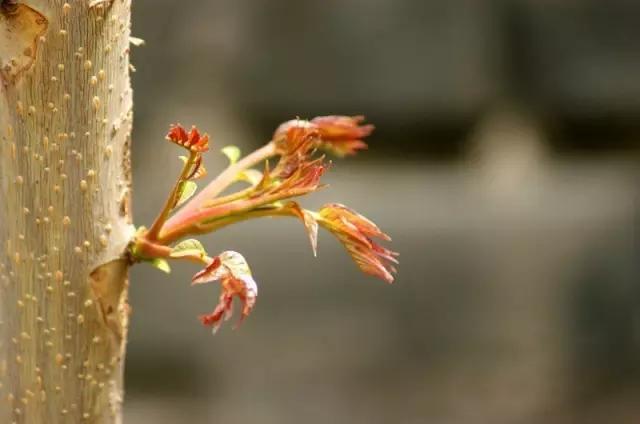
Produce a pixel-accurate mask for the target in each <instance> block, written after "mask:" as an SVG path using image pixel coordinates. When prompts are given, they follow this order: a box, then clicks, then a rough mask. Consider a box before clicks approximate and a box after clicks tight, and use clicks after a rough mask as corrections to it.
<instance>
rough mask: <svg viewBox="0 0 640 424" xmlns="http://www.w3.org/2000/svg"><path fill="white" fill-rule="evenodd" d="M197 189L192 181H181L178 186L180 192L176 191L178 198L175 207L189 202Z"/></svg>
mask: <svg viewBox="0 0 640 424" xmlns="http://www.w3.org/2000/svg"><path fill="white" fill-rule="evenodd" d="M197 189H198V185H197V184H196V183H194V182H193V181H183V182H182V183H181V184H180V190H179V191H178V193H179V197H178V201H177V202H176V206H175V207H178V206H180V205H181V204H183V203H184V202H186V201H187V200H189V199H190V198H191V196H193V194H194V193H195V192H196V190H197Z"/></svg>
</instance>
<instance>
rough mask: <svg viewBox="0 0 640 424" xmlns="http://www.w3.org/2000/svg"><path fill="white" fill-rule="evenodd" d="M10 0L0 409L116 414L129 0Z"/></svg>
mask: <svg viewBox="0 0 640 424" xmlns="http://www.w3.org/2000/svg"><path fill="white" fill-rule="evenodd" d="M13 3H14V2H9V1H4V8H3V9H2V12H1V14H0V83H1V87H0V241H1V242H2V246H1V249H2V250H1V256H0V313H1V321H0V332H1V338H0V342H1V352H0V354H1V355H0V383H1V385H2V386H1V388H0V422H1V423H13V422H15V423H47V424H49V423H83V422H86V423H118V422H120V421H121V418H120V403H121V399H122V370H123V368H122V367H123V360H124V347H125V341H126V329H127V316H128V311H127V304H126V297H127V280H126V279H127V269H128V263H127V261H126V258H125V257H124V251H125V249H126V245H127V242H128V240H129V239H130V238H131V236H132V226H131V222H130V212H129V193H130V168H129V144H130V130H131V118H132V112H131V106H132V101H131V89H130V83H129V33H130V0H113V1H104V0H103V1H100V0H67V2H65V1H59V0H20V1H19V2H18V3H16V4H13Z"/></svg>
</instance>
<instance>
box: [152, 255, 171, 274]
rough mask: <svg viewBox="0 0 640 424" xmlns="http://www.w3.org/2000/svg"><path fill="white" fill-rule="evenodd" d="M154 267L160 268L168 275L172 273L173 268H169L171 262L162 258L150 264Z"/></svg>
mask: <svg viewBox="0 0 640 424" xmlns="http://www.w3.org/2000/svg"><path fill="white" fill-rule="evenodd" d="M149 263H150V264H151V265H153V267H154V268H158V269H159V270H160V271H162V272H166V273H167V274H170V273H171V267H170V266H169V262H167V261H166V260H164V259H162V258H155V259H153V260H151V261H150V262H149Z"/></svg>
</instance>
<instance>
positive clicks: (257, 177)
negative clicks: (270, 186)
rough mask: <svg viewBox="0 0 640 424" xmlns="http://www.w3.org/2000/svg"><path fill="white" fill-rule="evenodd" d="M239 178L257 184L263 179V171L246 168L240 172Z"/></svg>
mask: <svg viewBox="0 0 640 424" xmlns="http://www.w3.org/2000/svg"><path fill="white" fill-rule="evenodd" d="M238 179H239V180H241V181H246V182H248V183H249V184H251V185H257V184H258V183H259V182H260V181H262V172H260V171H258V170H256V169H245V170H244V171H242V172H241V173H239V174H238Z"/></svg>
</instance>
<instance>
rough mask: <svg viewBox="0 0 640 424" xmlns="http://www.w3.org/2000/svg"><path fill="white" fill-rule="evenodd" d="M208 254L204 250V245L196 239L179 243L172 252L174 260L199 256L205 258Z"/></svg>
mask: <svg viewBox="0 0 640 424" xmlns="http://www.w3.org/2000/svg"><path fill="white" fill-rule="evenodd" d="M206 254H207V252H206V251H205V250H204V247H203V246H202V243H200V242H199V241H198V240H196V239H189V240H185V241H183V242H180V243H178V244H177V245H176V246H175V247H174V248H173V249H172V250H171V255H170V256H171V257H172V258H183V257H185V256H199V257H204V256H205V255H206Z"/></svg>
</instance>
